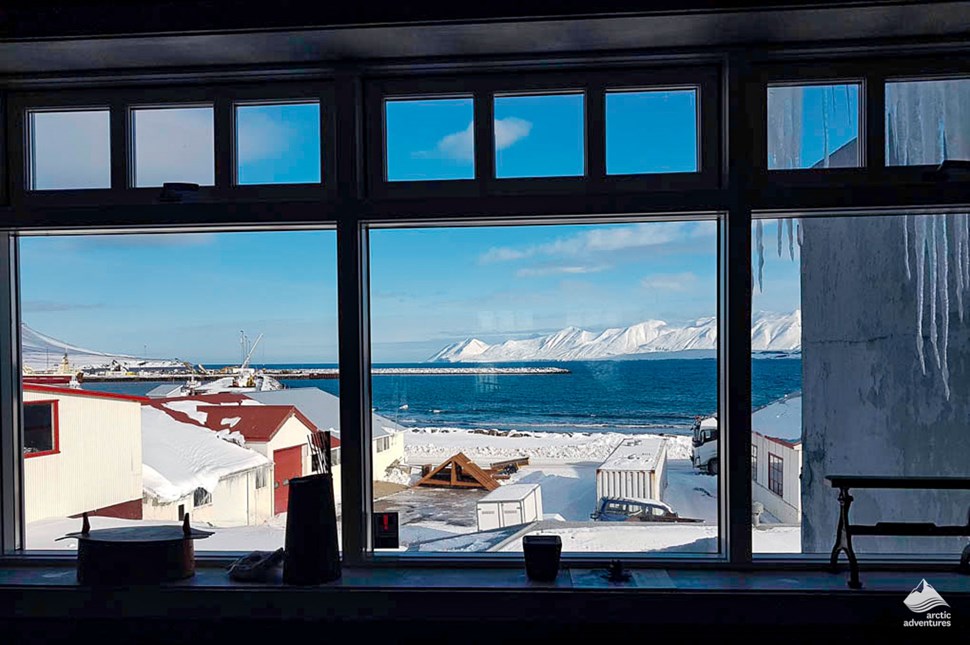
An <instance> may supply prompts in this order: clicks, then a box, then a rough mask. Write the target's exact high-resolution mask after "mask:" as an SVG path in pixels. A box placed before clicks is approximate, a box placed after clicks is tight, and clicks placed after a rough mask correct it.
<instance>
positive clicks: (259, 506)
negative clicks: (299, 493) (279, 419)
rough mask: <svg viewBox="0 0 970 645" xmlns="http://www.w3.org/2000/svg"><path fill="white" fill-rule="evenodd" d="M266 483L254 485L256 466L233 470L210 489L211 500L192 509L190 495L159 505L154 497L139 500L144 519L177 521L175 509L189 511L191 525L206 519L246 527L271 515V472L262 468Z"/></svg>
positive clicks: (222, 524) (214, 522) (221, 524)
mask: <svg viewBox="0 0 970 645" xmlns="http://www.w3.org/2000/svg"><path fill="white" fill-rule="evenodd" d="M264 470H265V471H266V478H265V480H264V481H265V482H266V484H265V485H264V486H263V487H262V488H256V469H251V470H246V471H243V472H240V473H233V474H231V475H228V476H226V477H223V478H222V479H220V480H219V484H218V485H217V486H216V489H215V490H214V491H213V492H212V503H211V504H206V505H204V506H200V507H198V508H195V507H194V506H193V495H191V494H189V495H186V496H185V497H183V498H182V499H180V500H178V501H176V502H170V503H167V504H159V503H158V502H157V501H156V500H155V499H154V498H152V497H150V496H145V498H144V500H143V504H144V506H143V513H144V518H145V519H146V520H147V519H151V520H170V521H173V522H176V521H178V519H179V517H178V508H179V505H180V504H182V505H184V506H185V511H186V512H188V513H191V514H192V520H191V521H192V522H193V524H194V523H196V522H208V523H211V524H213V525H215V526H246V525H250V526H252V525H257V524H262V523H263V522H265V521H266V520H268V519H270V518H272V517H273V474H272V473H273V471H272V467H270V466H267V467H264Z"/></svg>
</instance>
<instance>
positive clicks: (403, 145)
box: [384, 98, 475, 181]
mask: <svg viewBox="0 0 970 645" xmlns="http://www.w3.org/2000/svg"><path fill="white" fill-rule="evenodd" d="M474 116H475V109H474V102H473V101H472V99H471V98H455V99H422V100H391V101H385V102H384V119H385V122H384V136H385V141H384V144H385V148H384V152H385V159H386V160H387V168H386V169H385V171H386V177H387V181H426V180H432V179H474V177H475V132H474V130H475V127H474V124H473V121H474Z"/></svg>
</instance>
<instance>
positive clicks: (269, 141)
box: [235, 102, 321, 185]
mask: <svg viewBox="0 0 970 645" xmlns="http://www.w3.org/2000/svg"><path fill="white" fill-rule="evenodd" d="M235 110H236V183H237V184H240V185H247V184H308V183H319V182H320V177H321V170H320V168H321V161H320V136H321V133H320V103H319V102H312V103H263V104H259V103H256V104H241V105H236V108H235Z"/></svg>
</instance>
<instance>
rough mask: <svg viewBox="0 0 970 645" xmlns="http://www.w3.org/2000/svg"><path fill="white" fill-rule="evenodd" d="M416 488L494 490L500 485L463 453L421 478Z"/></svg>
mask: <svg viewBox="0 0 970 645" xmlns="http://www.w3.org/2000/svg"><path fill="white" fill-rule="evenodd" d="M417 485H418V486H442V487H445V488H484V489H485V490H489V491H491V490H495V489H496V488H498V487H499V486H500V485H501V484H499V483H498V481H497V480H496V479H495V478H494V477H492V476H491V475H490V474H489V473H487V472H485V471H484V470H482V469H481V468H479V467H478V466H477V465H475V463H474V462H473V461H472V460H471V459H469V458H468V457H466V456H465V454H464V453H461V452H459V453H458V454H456V455H454V456H452V457H450V458H449V459H447V460H446V461H445V462H444V463H442V464H441V465H440V466H438V467H437V468H434V469H432V470H431V471H430V472H429V473H428V474H427V475H425V476H424V477H422V478H421V480H420V481H418V483H417Z"/></svg>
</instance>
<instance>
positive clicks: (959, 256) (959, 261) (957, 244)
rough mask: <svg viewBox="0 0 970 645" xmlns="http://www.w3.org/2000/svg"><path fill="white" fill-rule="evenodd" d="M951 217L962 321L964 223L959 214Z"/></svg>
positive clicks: (958, 298)
mask: <svg viewBox="0 0 970 645" xmlns="http://www.w3.org/2000/svg"><path fill="white" fill-rule="evenodd" d="M947 217H948V218H949V220H950V221H949V225H948V226H947V231H950V232H952V235H953V259H954V260H956V265H955V266H954V269H955V271H954V272H953V273H954V276H955V278H956V295H957V315H959V317H960V322H961V323H962V322H963V224H962V223H961V222H960V220H959V219H958V218H959V217H960V216H959V215H947Z"/></svg>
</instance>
